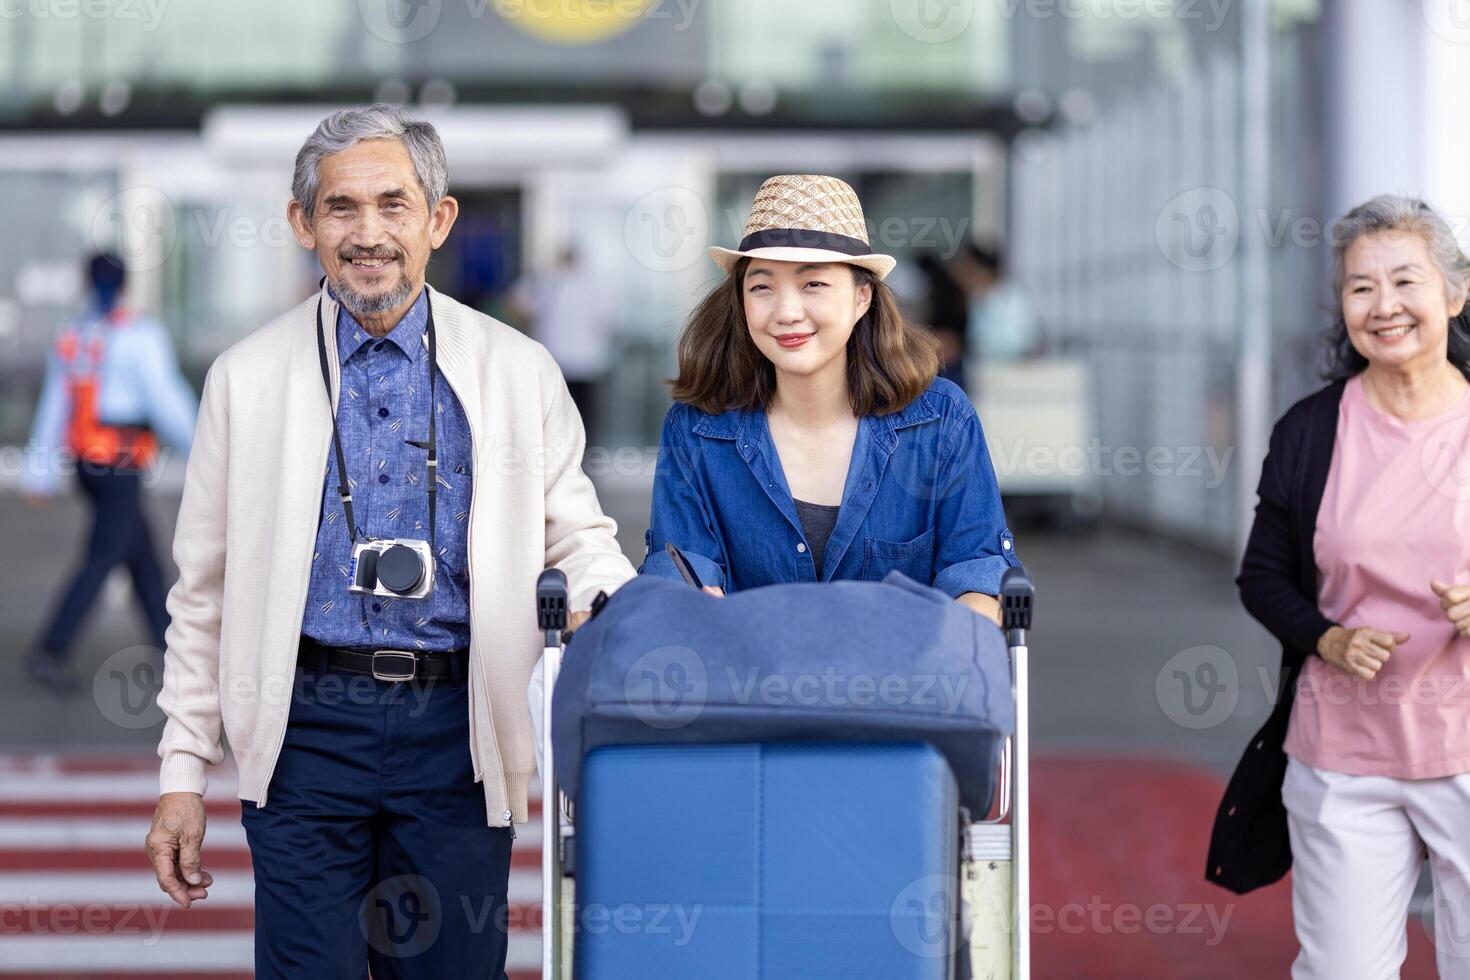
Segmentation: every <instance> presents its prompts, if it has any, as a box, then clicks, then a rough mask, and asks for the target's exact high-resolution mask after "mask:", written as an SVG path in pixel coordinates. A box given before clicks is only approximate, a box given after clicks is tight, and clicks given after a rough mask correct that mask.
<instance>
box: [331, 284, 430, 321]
mask: <svg viewBox="0 0 1470 980" xmlns="http://www.w3.org/2000/svg"><path fill="white" fill-rule="evenodd" d="M332 290H333V291H334V292H335V293H336V294H337V300H338V301H339V302H340V303H341V304H342V307H343V309H345V310H346V311H347V312H348V313H351V314H352V315H353V316H354V317H357V318H358V319H359V320H361V319H362V318H363V317H365V316H378V315H379V314H381V313H387V312H388V311H389V310H396V309H397V308H398V307H400V306H402V305H403V304H404V303H407V302H408V298H409V297H410V296H412V295H413V283H412V282H409V279H408V276H407V275H406V274H405V275H401V276H400V277H399V279H398V285H396V286H394V287H393V288H392V289H390V290H388V291H387V292H386V293H379V294H378V295H376V296H365V295H363V294H362V293H359V292H357V291H356V290H354V289H353V288H352V287H351V286H349V285H347V282H346V278H345V277H343V276H338V277H337V281H336V282H334V283H332Z"/></svg>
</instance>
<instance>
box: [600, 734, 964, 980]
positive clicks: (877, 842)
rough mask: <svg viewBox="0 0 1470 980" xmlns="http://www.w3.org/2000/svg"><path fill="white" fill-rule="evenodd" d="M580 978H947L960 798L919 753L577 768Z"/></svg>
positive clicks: (683, 753) (667, 753)
mask: <svg viewBox="0 0 1470 980" xmlns="http://www.w3.org/2000/svg"><path fill="white" fill-rule="evenodd" d="M582 782H583V789H582V794H583V795H582V797H581V799H580V800H579V801H578V806H577V813H578V819H577V836H576V852H577V855H576V871H575V874H576V881H577V907H578V912H577V916H578V918H577V925H576V941H575V945H574V956H573V962H574V969H573V976H574V977H575V978H577V980H635V978H636V980H646V978H650V977H699V978H701V980H726V978H728V980H749V978H752V977H771V978H797V977H800V978H821V977H831V978H843V980H856V978H862V977H873V978H882V980H945V978H947V977H949V976H950V968H951V962H950V961H951V958H952V954H953V953H954V951H955V947H956V945H957V932H958V916H957V907H958V900H957V896H956V894H955V890H956V887H957V882H958V878H957V872H958V866H959V854H958V846H959V827H958V812H959V803H958V797H957V790H956V784H955V779H954V776H953V775H952V774H951V772H950V769H949V766H948V765H947V764H946V762H945V760H944V758H943V757H942V756H941V755H940V754H939V753H938V752H937V751H935V750H934V749H933V748H931V747H929V746H927V745H924V744H921V743H888V744H884V743H867V744H854V743H820V742H800V743H784V744H780V743H778V744H771V743H766V744H734V745H676V746H669V747H663V746H626V747H609V748H603V749H599V750H597V751H594V752H592V753H591V754H589V755H588V756H587V757H586V759H585V761H584V763H583V772H582Z"/></svg>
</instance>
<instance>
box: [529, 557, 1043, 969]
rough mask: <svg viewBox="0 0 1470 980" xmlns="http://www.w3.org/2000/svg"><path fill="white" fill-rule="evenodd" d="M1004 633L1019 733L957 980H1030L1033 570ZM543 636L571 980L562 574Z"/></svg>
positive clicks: (977, 843)
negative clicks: (558, 712) (561, 778)
mask: <svg viewBox="0 0 1470 980" xmlns="http://www.w3.org/2000/svg"><path fill="white" fill-rule="evenodd" d="M999 598H1000V604H1001V621H1002V622H1001V625H1002V630H1003V631H1004V633H1005V637H1006V647H1007V651H1008V654H1009V658H1010V665H1011V682H1012V693H1013V696H1014V698H1015V707H1016V725H1015V731H1014V733H1013V734H1012V735H1011V736H1010V737H1008V738H1007V739H1006V741H1005V744H1004V746H1003V748H1002V754H1001V771H1000V789H999V792H998V793H997V794H996V796H997V801H996V804H995V806H994V807H993V808H992V812H991V813H990V814H987V815H986V817H985V818H984V819H981V820H977V821H974V822H972V823H971V824H970V825H969V827H968V828H967V829H966V833H965V840H964V843H963V846H962V848H961V866H960V868H959V869H957V870H958V872H959V875H960V894H961V896H962V899H963V901H964V903H965V906H966V907H967V909H968V916H969V922H970V925H969V930H968V931H969V945H968V950H969V956H970V963H969V964H966V965H968V966H969V970H963V969H961V965H960V964H958V963H956V964H952V968H951V976H965V975H967V976H973V977H982V976H983V977H986V978H990V980H1004V978H1010V980H1029V978H1030V976H1031V942H1030V915H1029V909H1030V903H1031V889H1030V833H1029V829H1030V828H1029V822H1028V821H1029V806H1030V800H1029V793H1030V767H1029V753H1030V740H1029V724H1030V717H1029V711H1028V699H1029V685H1028V664H1027V656H1028V649H1027V641H1026V634H1027V631H1028V630H1029V629H1030V628H1031V620H1032V610H1033V605H1034V601H1035V590H1034V586H1033V584H1032V582H1031V579H1030V577H1029V576H1028V575H1027V573H1026V571H1025V569H1024V568H1011V569H1008V570H1007V571H1006V573H1005V576H1004V577H1003V579H1002V581H1001V594H1000V597H999ZM536 612H537V626H538V628H539V629H540V630H541V632H542V634H543V636H544V644H543V646H544V650H543V657H542V671H543V674H542V680H543V685H542V692H541V727H542V731H541V733H540V734H541V739H540V741H541V748H540V760H539V761H540V764H541V787H542V796H541V895H542V905H541V909H542V920H541V962H542V967H541V976H542V978H543V980H572V977H573V938H574V933H575V921H576V920H575V916H576V912H575V910H576V896H575V888H576V883H575V876H574V873H569V872H574V869H568V868H567V866H566V858H567V854H568V850H569V845H570V843H571V842H572V839H573V835H574V833H575V828H574V823H573V812H572V809H571V806H570V803H569V801H568V800H567V799H566V798H565V797H564V796H563V795H562V793H561V792H560V791H559V789H558V787H557V782H556V770H555V767H554V765H553V758H552V756H553V750H552V737H551V718H552V694H553V692H554V690H555V687H556V678H557V675H558V673H559V670H560V667H561V658H562V653H563V649H564V643H565V639H566V633H565V631H566V627H567V619H568V609H567V580H566V576H565V575H564V574H563V573H562V572H561V571H559V570H557V569H550V570H548V571H546V572H543V573H542V574H541V576H540V578H539V579H538V580H537V583H536Z"/></svg>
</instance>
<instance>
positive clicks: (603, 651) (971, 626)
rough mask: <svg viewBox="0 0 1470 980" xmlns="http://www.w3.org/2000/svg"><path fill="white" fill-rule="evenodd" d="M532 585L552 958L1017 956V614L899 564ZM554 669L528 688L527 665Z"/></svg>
mask: <svg viewBox="0 0 1470 980" xmlns="http://www.w3.org/2000/svg"><path fill="white" fill-rule="evenodd" d="M566 596H567V589H566V579H565V577H564V576H563V575H562V574H561V573H560V572H558V571H555V570H553V571H548V572H546V573H544V574H543V575H542V576H541V579H540V581H539V582H538V583H537V596H536V602H537V608H538V616H539V626H540V628H541V629H542V630H543V631H544V633H545V639H546V642H545V646H546V650H545V655H544V658H543V660H542V665H541V667H540V668H538V677H537V679H536V680H533V683H532V689H531V697H532V706H531V707H532V714H533V716H536V722H537V729H538V735H539V741H540V743H541V744H540V746H539V748H538V752H539V760H538V761H539V764H540V769H541V774H542V800H543V803H542V808H541V812H542V821H543V828H542V829H543V836H542V842H543V846H542V896H543V902H544V912H545V914H544V917H543V920H542V921H543V931H542V955H543V970H542V975H543V977H546V978H548V980H549V978H558V980H560V978H566V980H604V978H646V977H658V978H666V977H667V978H676V977H698V978H701V980H737V978H738V980H751V978H817V977H830V978H843V980H851V978H858V977H874V978H880V977H881V978H883V980H904V978H914V980H919V978H925V980H928V978H933V980H949V978H966V977H971V976H974V977H1015V978H1025V977H1028V976H1029V974H1030V957H1029V934H1028V929H1027V922H1028V917H1027V916H1026V915H1025V914H1024V913H1023V912H1022V911H1021V910H1025V909H1027V908H1028V907H1029V904H1030V898H1029V888H1028V881H1029V868H1028V863H1027V853H1028V851H1027V848H1028V839H1027V789H1028V786H1027V748H1028V747H1027V739H1026V733H1027V712H1026V703H1027V681H1026V677H1027V674H1026V669H1027V665H1026V656H1027V650H1026V631H1027V630H1028V629H1029V628H1030V625H1031V609H1032V601H1033V590H1032V585H1031V581H1030V579H1029V578H1028V577H1027V575H1026V573H1025V571H1024V570H1023V569H1021V568H1013V569H1009V570H1008V571H1007V573H1006V577H1005V580H1004V583H1003V585H1002V595H1001V605H1002V610H1003V617H1004V632H1002V631H998V630H995V629H994V628H993V627H991V626H990V625H989V624H988V623H987V622H986V621H985V620H983V619H982V618H980V617H978V616H976V615H975V614H974V613H973V612H971V611H970V610H969V609H967V608H966V607H964V606H961V605H960V604H958V603H956V602H954V601H953V600H952V599H951V598H950V597H948V596H947V595H945V594H943V593H941V592H938V591H937V590H934V589H930V588H928V587H926V586H922V585H918V584H916V583H914V582H912V581H910V580H908V579H906V578H903V577H902V576H901V575H897V574H894V575H890V576H889V577H888V578H887V579H885V580H884V581H883V582H881V583H878V582H836V583H824V584H820V585H817V584H798V585H782V586H771V587H767V588H762V589H752V590H749V591H746V592H740V593H736V594H733V595H731V596H729V597H727V598H715V597H712V596H709V595H705V594H703V593H700V592H698V591H695V590H693V589H689V588H686V587H685V586H683V585H681V584H679V583H676V582H671V581H668V580H665V579H657V578H647V577H645V578H639V579H634V580H633V581H631V582H629V583H628V584H626V585H624V586H623V587H622V588H621V589H620V590H619V591H618V593H617V594H616V595H615V596H614V597H613V598H612V599H611V600H610V601H607V602H606V603H605V605H601V604H600V605H599V606H597V607H595V614H594V616H593V618H592V620H591V621H590V622H588V623H587V624H586V625H584V626H583V627H582V628H581V629H579V630H578V631H577V632H576V634H575V636H574V637H573V638H572V639H571V641H570V644H569V645H568V646H567V647H566V648H565V650H564V649H563V630H564V629H565V626H566V621H567V619H566V617H567V598H566ZM542 679H544V680H545V683H544V684H542V683H541V680H542Z"/></svg>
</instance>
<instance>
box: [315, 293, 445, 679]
mask: <svg viewBox="0 0 1470 980" xmlns="http://www.w3.org/2000/svg"><path fill="white" fill-rule="evenodd" d="M427 325H428V300H427V299H426V293H425V291H422V290H421V291H420V292H419V298H418V300H417V301H415V303H414V304H413V306H412V307H410V308H409V311H408V313H406V314H404V317H403V319H402V320H400V321H399V322H398V325H397V326H395V327H394V328H393V330H392V331H391V332H390V333H389V334H388V335H387V336H386V337H383V338H375V337H373V336H372V335H371V334H369V333H368V332H367V331H366V330H364V329H363V328H362V326H361V325H359V324H358V322H357V321H356V320H354V319H353V318H352V316H351V315H350V314H349V313H348V312H347V311H346V310H342V311H341V313H340V314H339V315H338V317H337V356H338V358H339V359H340V360H341V362H342V376H341V385H340V387H341V394H340V396H339V397H338V402H337V427H338V431H339V432H340V433H341V436H342V452H343V455H344V456H345V457H346V459H347V476H348V480H349V487H350V488H351V491H352V514H353V517H354V518H355V519H356V520H357V524H358V537H359V539H361V538H362V537H363V536H367V537H374V538H414V539H418V540H422V541H427V540H428V538H429V498H428V494H427V493H425V492H424V480H425V479H426V478H427V466H426V465H425V464H426V461H427V459H428V453H427V452H425V451H424V450H423V449H419V448H418V447H416V446H410V445H407V444H406V443H405V442H404V440H405V439H416V440H424V439H427V438H428V437H429V377H428V370H429V368H428V365H429V351H428V348H427V347H426V346H425V342H424V332H425V330H426V329H427ZM435 385H436V387H437V395H438V401H439V405H438V407H437V409H436V410H437V411H438V413H439V414H438V422H437V423H436V427H437V431H436V433H435V438H436V439H437V441H438V444H439V493H438V498H439V499H438V505H437V510H438V518H437V527H436V528H435V537H436V538H437V547H436V549H435V550H436V555H435V559H436V564H435V569H434V589H433V592H432V593H430V595H429V596H428V597H426V598H424V599H396V598H393V597H391V596H387V597H385V596H361V595H353V594H352V593H350V592H348V591H347V568H348V565H349V564H350V563H351V557H352V542H351V541H350V540H349V537H348V533H347V529H346V516H345V515H344V514H343V513H342V500H341V498H340V497H339V496H338V494H337V454H336V451H335V450H330V449H329V450H328V451H327V472H326V477H325V478H324V480H323V483H322V509H321V518H320V521H319V523H318V524H317V532H316V548H315V550H314V551H313V553H312V558H311V581H310V584H309V585H308V587H307V592H306V615H305V619H304V620H303V622H302V626H301V632H302V633H304V634H305V635H307V636H309V637H311V638H312V639H314V640H316V641H317V642H318V643H322V644H325V645H327V646H339V647H369V648H389V649H395V650H434V651H447V650H462V649H464V648H465V647H467V646H469V642H470V626H469V623H470V616H469V568H468V563H467V553H468V530H469V525H468V519H469V510H470V486H471V483H470V481H471V478H472V476H473V474H472V473H471V469H470V466H471V459H470V457H471V452H472V446H471V442H470V427H469V420H468V419H467V418H466V417H465V413H464V408H463V406H461V405H460V403H459V399H458V398H457V397H455V394H454V390H453V389H452V388H450V387H449V384H448V382H447V381H445V380H444V372H442V371H440V372H439V373H438V376H437V379H436V381H435ZM322 397H323V398H325V397H326V394H325V392H324V393H323V395H322Z"/></svg>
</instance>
